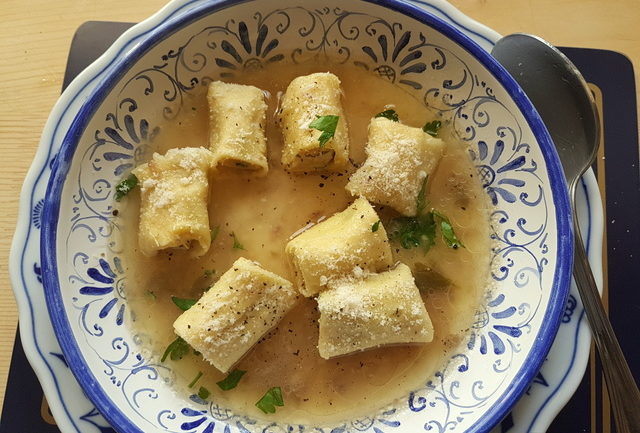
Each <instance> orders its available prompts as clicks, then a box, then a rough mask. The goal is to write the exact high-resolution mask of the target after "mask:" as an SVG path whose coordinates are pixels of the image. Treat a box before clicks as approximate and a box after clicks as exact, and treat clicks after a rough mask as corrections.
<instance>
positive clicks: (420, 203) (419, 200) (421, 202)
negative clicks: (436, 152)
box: [416, 176, 429, 215]
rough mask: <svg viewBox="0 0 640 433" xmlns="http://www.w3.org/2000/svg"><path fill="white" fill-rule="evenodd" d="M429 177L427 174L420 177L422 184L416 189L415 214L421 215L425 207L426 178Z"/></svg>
mask: <svg viewBox="0 0 640 433" xmlns="http://www.w3.org/2000/svg"><path fill="white" fill-rule="evenodd" d="M428 179H429V176H425V178H424V179H422V185H421V186H420V191H418V196H417V197H416V214H417V215H421V214H422V212H424V208H426V207H427V197H426V195H425V194H426V192H427V180H428Z"/></svg>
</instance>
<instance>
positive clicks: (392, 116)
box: [375, 109, 400, 122]
mask: <svg viewBox="0 0 640 433" xmlns="http://www.w3.org/2000/svg"><path fill="white" fill-rule="evenodd" d="M375 117H384V118H385V119H389V120H393V121H394V122H397V121H398V120H400V119H399V118H398V113H396V110H393V109H389V110H384V111H381V112H380V113H378V114H376V115H375Z"/></svg>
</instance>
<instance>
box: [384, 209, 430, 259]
mask: <svg viewBox="0 0 640 433" xmlns="http://www.w3.org/2000/svg"><path fill="white" fill-rule="evenodd" d="M388 233H389V238H390V239H392V240H395V241H398V242H399V243H400V245H401V246H402V248H404V249H407V250H409V249H411V248H417V247H420V246H422V248H423V249H424V252H425V253H426V252H427V251H429V249H430V248H431V247H432V246H433V245H434V244H435V237H436V223H435V220H434V218H433V214H432V213H431V212H429V213H427V214H424V215H417V216H415V217H399V218H394V219H392V220H391V222H390V224H389V230H388Z"/></svg>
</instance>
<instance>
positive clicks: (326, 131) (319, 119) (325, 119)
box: [309, 115, 340, 147]
mask: <svg viewBox="0 0 640 433" xmlns="http://www.w3.org/2000/svg"><path fill="white" fill-rule="evenodd" d="M339 119H340V116H334V115H328V116H316V120H314V121H313V122H311V123H310V124H309V129H317V130H318V131H322V134H320V137H319V138H318V141H319V142H320V147H322V146H324V145H325V144H327V141H329V140H331V138H332V137H333V136H334V134H335V133H336V127H337V126H338V120H339Z"/></svg>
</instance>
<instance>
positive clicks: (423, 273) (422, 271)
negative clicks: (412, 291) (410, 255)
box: [413, 262, 452, 290]
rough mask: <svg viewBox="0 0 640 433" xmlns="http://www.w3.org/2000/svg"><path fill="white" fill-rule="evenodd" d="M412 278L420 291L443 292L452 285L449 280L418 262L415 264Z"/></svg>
mask: <svg viewBox="0 0 640 433" xmlns="http://www.w3.org/2000/svg"><path fill="white" fill-rule="evenodd" d="M413 277H414V278H415V281H416V286H417V287H418V289H420V290H429V289H436V290H444V289H446V288H447V287H449V286H451V284H452V282H451V280H449V279H448V278H447V277H445V276H444V275H442V274H441V273H440V272H438V271H437V270H435V269H433V268H431V267H429V266H427V265H425V264H424V263H420V262H418V263H416V264H415V269H414V271H413Z"/></svg>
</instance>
